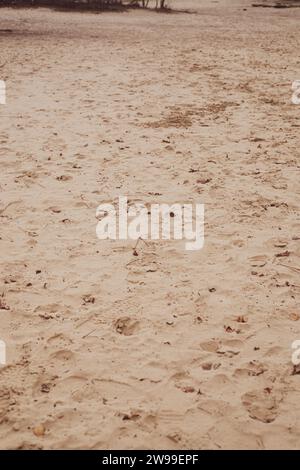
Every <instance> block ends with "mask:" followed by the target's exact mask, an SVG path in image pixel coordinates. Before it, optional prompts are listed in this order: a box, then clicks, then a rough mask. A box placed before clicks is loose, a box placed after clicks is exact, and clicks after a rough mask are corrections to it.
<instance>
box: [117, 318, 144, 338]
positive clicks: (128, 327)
mask: <svg viewBox="0 0 300 470" xmlns="http://www.w3.org/2000/svg"><path fill="white" fill-rule="evenodd" d="M139 326H140V322H139V321H137V320H135V319H134V318H130V317H121V318H118V320H117V321H116V322H115V323H114V327H115V330H116V332H117V333H119V334H120V335H125V336H131V335H133V334H134V333H137V331H138V330H139Z"/></svg>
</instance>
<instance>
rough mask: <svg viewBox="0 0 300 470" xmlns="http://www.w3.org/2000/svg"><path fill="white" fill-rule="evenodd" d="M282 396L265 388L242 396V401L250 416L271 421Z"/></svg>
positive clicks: (274, 417)
mask: <svg viewBox="0 0 300 470" xmlns="http://www.w3.org/2000/svg"><path fill="white" fill-rule="evenodd" d="M281 399H282V397H281V396H280V395H279V396H278V394H274V392H273V391H272V390H271V389H269V388H266V389H264V390H262V391H257V390H254V391H253V392H247V393H245V394H244V395H243V396H242V403H243V405H244V407H245V408H246V410H247V411H248V413H249V416H250V418H252V419H257V420H259V421H262V422H263V423H272V422H273V421H274V420H275V419H276V417H277V415H278V413H279V410H278V406H279V403H280V401H281Z"/></svg>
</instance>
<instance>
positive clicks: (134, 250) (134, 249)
mask: <svg viewBox="0 0 300 470" xmlns="http://www.w3.org/2000/svg"><path fill="white" fill-rule="evenodd" d="M140 240H141V241H143V242H144V243H145V245H146V246H149V245H148V243H147V242H146V240H144V239H143V238H142V237H139V238H138V239H137V242H136V244H135V246H134V248H133V255H134V256H139V254H138V252H137V251H136V249H137V246H138V244H139V242H140Z"/></svg>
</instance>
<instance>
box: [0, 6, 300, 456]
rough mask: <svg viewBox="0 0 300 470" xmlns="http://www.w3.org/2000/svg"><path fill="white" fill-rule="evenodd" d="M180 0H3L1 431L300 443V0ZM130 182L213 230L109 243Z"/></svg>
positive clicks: (0, 442)
mask: <svg viewBox="0 0 300 470" xmlns="http://www.w3.org/2000/svg"><path fill="white" fill-rule="evenodd" d="M173 6H175V7H176V6H177V7H182V8H192V9H193V11H194V13H193V14H184V13H178V14H157V13H154V12H144V11H131V12H129V13H105V14H92V13H70V12H55V11H51V10H47V9H38V10H10V9H1V10H0V30H1V31H0V66H1V68H0V79H2V80H5V81H6V85H7V104H6V106H4V105H0V119H1V121H0V122H1V127H0V144H1V146H0V155H1V173H0V189H1V202H0V216H1V237H0V248H1V260H0V279H1V290H0V294H1V295H2V297H1V305H0V307H1V309H0V319H1V323H0V339H2V340H4V341H5V342H6V347H7V365H6V366H1V367H0V446H1V448H4V449H16V448H18V449H47V448H50V449H57V448H64V449H78V448H88V449H105V448H106V449H116V448H125V449H148V448H150V449H151V448H153V449H161V448H165V449H188V448H193V449H228V448H235V449H240V448H250V449H268V448H276V449H279V448H290V449H295V448H297V447H299V442H300V406H299V405H300V375H299V374H298V373H297V372H298V371H299V370H298V369H297V368H294V370H293V364H292V360H291V355H292V349H291V343H292V342H293V341H294V340H297V339H300V308H299V293H300V276H299V273H300V220H299V203H300V191H299V169H300V167H299V147H300V142H299V129H300V106H296V105H293V104H292V103H291V95H292V91H291V84H292V82H293V81H294V80H297V79H300V60H299V50H300V28H299V24H300V23H299V22H300V8H295V9H282V10H281V9H280V10H279V9H271V8H252V7H251V2H250V1H246V0H237V1H230V0H219V1H218V2H217V1H216V2H211V1H209V0H199V1H196V0H194V1H186V2H184V1H173ZM7 30H8V31H7ZM9 30H10V31H9ZM119 195H124V196H128V198H129V199H130V201H131V202H144V203H146V204H150V203H171V202H180V203H182V202H194V203H195V202H198V203H201V202H202V203H205V205H206V208H205V211H206V212H205V215H206V222H205V230H206V234H205V235H206V238H205V247H204V248H203V250H201V251H196V252H188V251H185V250H184V247H183V244H182V242H178V241H177V242H175V241H153V242H149V243H148V244H147V245H146V244H145V243H143V242H141V243H140V244H139V245H138V248H137V251H138V256H133V246H134V242H133V241H126V242H123V241H109V240H108V241H100V240H98V239H97V237H96V233H95V228H96V223H97V219H96V217H95V213H96V208H97V206H98V205H99V204H100V203H102V202H114V201H116V200H117V197H118V196H119Z"/></svg>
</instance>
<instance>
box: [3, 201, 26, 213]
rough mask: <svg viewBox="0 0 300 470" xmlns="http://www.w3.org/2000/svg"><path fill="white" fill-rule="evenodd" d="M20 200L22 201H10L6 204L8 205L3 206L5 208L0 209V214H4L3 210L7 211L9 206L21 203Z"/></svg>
mask: <svg viewBox="0 0 300 470" xmlns="http://www.w3.org/2000/svg"><path fill="white" fill-rule="evenodd" d="M19 202H21V201H12V202H9V203H8V204H6V206H5V207H3V209H0V215H2V214H3V212H5V211H6V209H7V208H8V207H9V206H11V205H12V204H17V203H19Z"/></svg>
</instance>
